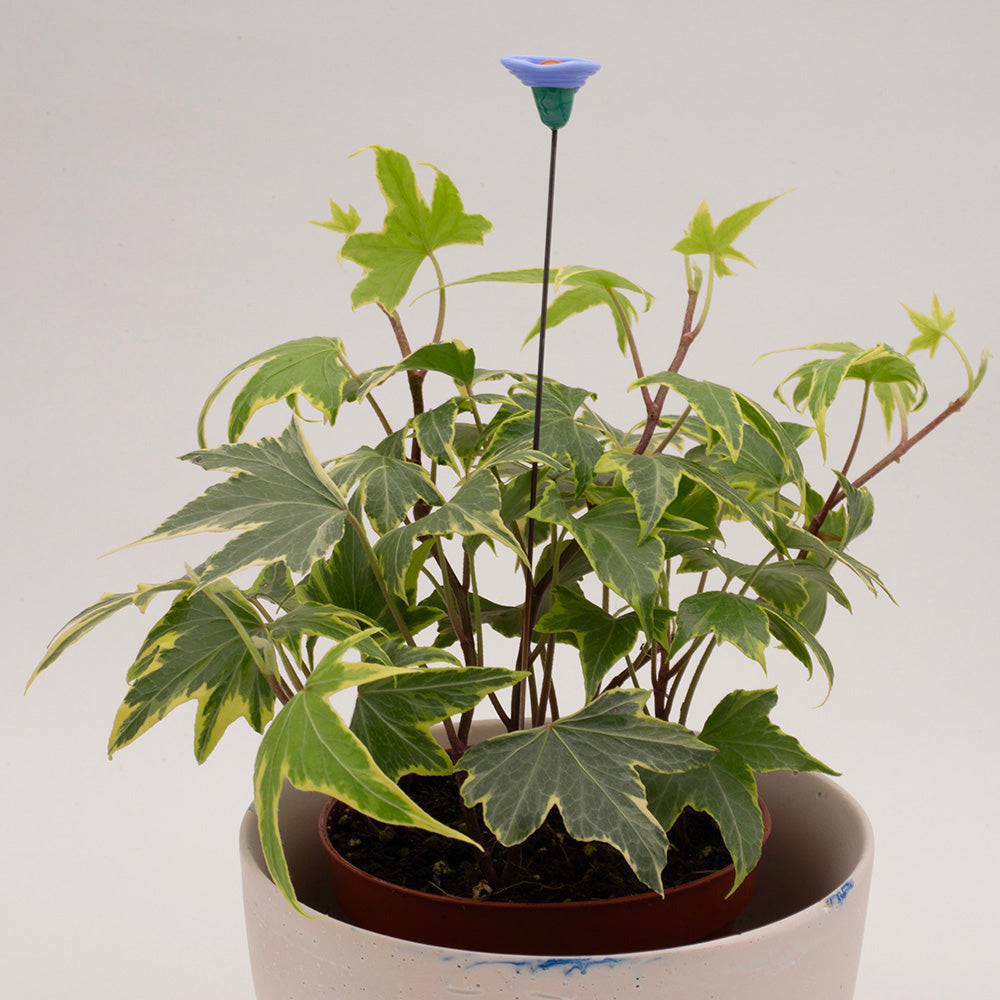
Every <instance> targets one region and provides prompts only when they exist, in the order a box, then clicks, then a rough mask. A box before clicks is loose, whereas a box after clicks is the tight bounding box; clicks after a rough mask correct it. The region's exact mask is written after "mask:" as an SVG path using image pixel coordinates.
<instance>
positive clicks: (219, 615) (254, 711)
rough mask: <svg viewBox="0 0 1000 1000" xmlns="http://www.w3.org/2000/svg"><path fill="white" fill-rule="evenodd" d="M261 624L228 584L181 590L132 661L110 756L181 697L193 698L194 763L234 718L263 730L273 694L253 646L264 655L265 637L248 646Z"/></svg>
mask: <svg viewBox="0 0 1000 1000" xmlns="http://www.w3.org/2000/svg"><path fill="white" fill-rule="evenodd" d="M260 625H261V621H260V616H259V614H258V613H257V611H256V610H255V609H254V608H253V606H252V605H251V604H250V603H249V602H248V601H247V600H246V599H245V598H244V597H243V595H242V594H241V593H240V592H239V591H238V590H236V588H235V587H233V586H232V585H230V584H221V585H219V584H217V585H214V586H212V587H210V588H208V590H207V592H206V591H205V590H202V591H199V592H197V593H193V594H190V593H189V594H181V595H180V596H179V597H178V598H177V599H176V600H175V601H174V603H173V604H172V605H171V607H170V610H169V611H167V613H166V614H165V615H164V616H163V618H161V619H160V621H159V622H157V623H156V625H154V626H153V628H152V630H151V631H150V633H149V635H148V636H146V639H145V641H144V642H143V644H142V648H141V649H140V650H139V653H138V655H137V657H136V660H135V663H133V664H132V666H131V667H130V668H129V672H128V679H129V690H128V693H127V694H126V695H125V699H124V701H123V702H122V704H121V707H120V708H119V709H118V714H117V715H116V716H115V721H114V726H113V727H112V731H111V739H110V741H109V744H108V755H109V756H110V755H112V754H114V753H115V752H116V751H117V750H120V749H121V748H122V747H124V746H127V745H128V744H129V743H131V742H132V741H133V740H134V739H136V738H137V737H139V736H141V735H142V734H143V733H144V732H146V730H147V729H149V728H150V727H151V726H152V725H154V724H155V723H157V722H159V721H160V719H162V718H163V717H164V716H165V715H166V714H167V713H168V712H170V711H172V710H173V709H174V708H176V707H177V706H178V705H181V704H183V703H184V702H186V701H196V702H197V703H198V712H197V715H196V716H195V723H194V755H195V759H196V760H197V761H198V762H199V763H202V762H203V761H204V760H205V759H206V758H207V757H208V755H209V754H210V753H211V752H212V750H213V749H215V745H216V744H217V743H218V742H219V740H220V738H221V737H222V734H223V733H224V732H225V730H226V729H227V728H228V727H229V726H230V725H231V724H232V723H233V722H235V721H236V720H237V719H239V718H245V719H246V720H247V722H249V723H250V725H251V727H252V728H253V729H254V730H256V731H257V732H258V733H260V732H263V730H264V726H265V725H266V724H267V723H268V721H270V718H271V715H272V712H273V706H274V695H273V694H272V692H271V689H270V687H269V686H268V683H267V679H266V678H265V677H264V675H263V674H262V673H261V671H260V669H259V668H258V665H257V662H256V658H255V655H254V652H256V653H257V656H258V657H262V656H264V655H265V652H264V650H265V649H266V648H267V647H268V645H269V644H268V643H267V641H266V640H265V639H263V638H260V639H259V641H258V644H257V645H256V647H255V650H251V648H250V647H249V646H248V645H247V642H248V640H249V641H250V642H251V643H253V641H254V635H255V633H257V631H258V630H259V629H260ZM272 655H273V654H272Z"/></svg>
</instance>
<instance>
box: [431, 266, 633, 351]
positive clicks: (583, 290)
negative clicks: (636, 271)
mask: <svg viewBox="0 0 1000 1000" xmlns="http://www.w3.org/2000/svg"><path fill="white" fill-rule="evenodd" d="M543 277H544V272H543V270H542V269H541V268H540V267H529V268H523V269H521V270H517V271H491V272H489V273H488V274H477V275H474V276H473V277H471V278H463V279H462V280H461V281H455V282H452V284H454V285H468V284H473V283H475V282H481V281H499V282H514V283H519V284H541V281H542V278H543ZM549 281H550V282H551V284H552V287H553V290H554V291H555V292H557V293H558V294H557V295H556V297H555V298H554V299H553V301H552V302H551V304H550V305H549V308H548V310H547V312H546V314H545V323H546V327H547V328H548V329H552V328H553V327H556V326H558V325H559V324H560V323H562V322H563V321H564V320H567V319H569V318H570V317H571V316H576V315H577V314H578V313H581V312H585V311H586V310H587V309H590V308H591V307H592V306H597V305H606V306H607V307H608V308H609V309H610V310H611V316H612V318H613V320H614V324H615V330H616V331H617V333H618V347H619V349H620V350H621V351H622V353H624V352H625V348H626V339H627V330H628V324H629V323H630V322H633V321H634V320H635V318H636V316H637V313H636V309H635V306H634V305H633V304H632V302H631V301H630V300H629V299H628V298H627V297H626V296H624V295H622V294H620V293H621V292H631V293H634V294H636V295H641V296H642V298H643V311H648V310H649V307H650V306H651V305H652V304H653V295H652V294H651V293H650V292H648V291H646V289H645V288H642V287H640V286H639V285H637V284H635V282H633V281H629V279H628V278H623V277H622V276H621V275H620V274H615V273H614V271H606V270H603V269H602V268H596V267H587V266H586V265H582V264H571V265H566V266H563V267H557V268H553V269H552V270H551V271H550V272H549ZM449 287H450V286H449ZM560 289H563V291H561V292H560ZM539 326H540V325H539V323H537V322H536V323H535V325H534V327H532V329H531V332H530V333H529V334H528V336H527V337H526V338H525V343H527V342H528V341H530V340H531V339H532V338H533V337H536V336H537V335H538V332H539Z"/></svg>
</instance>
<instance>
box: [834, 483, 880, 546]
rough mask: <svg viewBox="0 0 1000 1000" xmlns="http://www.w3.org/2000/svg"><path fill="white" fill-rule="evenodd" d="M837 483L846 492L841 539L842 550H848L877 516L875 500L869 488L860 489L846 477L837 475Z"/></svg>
mask: <svg viewBox="0 0 1000 1000" xmlns="http://www.w3.org/2000/svg"><path fill="white" fill-rule="evenodd" d="M836 476H837V482H839V483H840V488H841V489H842V490H843V491H844V497H845V499H846V503H845V504H844V507H843V511H844V520H845V524H844V533H843V535H842V536H841V538H840V548H842V549H846V548H847V546H848V545H850V543H851V542H852V541H854V539H855V538H857V537H858V535H860V534H862V533H863V532H865V531H867V530H868V529H869V528H870V527H871V524H872V518H873V517H874V516H875V500H874V499H873V498H872V495H871V493H870V492H869V490H868V487H867V486H862V487H861V488H860V489H858V488H857V487H856V486H854V485H853V484H852V483H851V482H850V480H849V479H847V477H846V476H844V475H842V474H841V473H839V472H838V473H836Z"/></svg>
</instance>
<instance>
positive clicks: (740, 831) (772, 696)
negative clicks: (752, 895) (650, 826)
mask: <svg viewBox="0 0 1000 1000" xmlns="http://www.w3.org/2000/svg"><path fill="white" fill-rule="evenodd" d="M777 700H778V696H777V694H776V693H775V692H774V690H773V689H771V690H765V691H733V692H732V693H731V694H728V695H726V696H725V697H724V698H723V699H722V701H720V702H719V704H718V705H717V706H716V707H715V708H714V709H713V710H712V713H711V715H710V716H709V717H708V719H707V720H706V722H705V726H704V728H703V729H702V731H701V733H699V736H698V738H699V739H700V740H701V741H702V742H704V743H708V744H709V745H710V746H714V747H716V748H717V749H718V750H719V753H718V754H716V756H715V757H713V758H712V760H711V761H710V762H709V763H708V764H707V765H705V766H704V767H700V768H697V769H695V770H691V771H686V772H684V773H683V774H671V775H663V774H644V775H643V776H642V779H643V783H644V784H645V786H646V797H647V801H648V803H649V808H650V811H651V812H652V813H653V815H654V816H656V818H657V820H659V822H660V824H661V825H662V826H663V827H664V829H668V830H669V829H670V827H671V826H673V824H674V823H675V822H676V820H677V817H678V816H680V814H681V812H682V811H683V810H684V809H685V807H690V808H692V809H697V810H699V811H701V812H706V813H708V814H709V815H710V816H711V817H712V818H713V819H714V820H715V821H716V822H717V823H718V824H719V829H720V831H721V833H722V839H723V840H724V841H725V844H726V848H727V849H728V850H729V853H730V854H731V855H732V858H733V863H734V867H735V869H736V878H735V880H734V882H733V890H735V889H736V887H737V886H738V885H739V884H740V882H742V881H743V879H744V878H746V876H747V875H748V874H749V873H750V872H751V871H752V870H753V869H754V867H755V866H756V864H757V862H758V861H759V860H760V851H761V840H762V838H763V834H764V824H763V820H762V817H761V813H760V806H759V804H758V802H757V782H756V780H755V778H754V771H779V770H792V771H822V772H823V773H824V774H836V773H837V772H836V771H833V770H831V769H830V768H829V767H827V766H826V764H824V763H823V762H822V761H819V760H817V759H816V758H815V757H813V756H812V755H811V754H809V753H807V752H806V751H805V750H804V749H803V748H802V746H801V744H800V743H799V742H798V740H796V739H795V738H794V737H792V736H789V735H787V734H786V733H783V732H782V731H781V730H780V729H779V728H778V727H777V726H776V725H774V723H773V722H771V720H770V718H769V717H768V716H769V714H770V712H771V709H772V708H774V706H775V704H776V703H777ZM731 891H732V890H731Z"/></svg>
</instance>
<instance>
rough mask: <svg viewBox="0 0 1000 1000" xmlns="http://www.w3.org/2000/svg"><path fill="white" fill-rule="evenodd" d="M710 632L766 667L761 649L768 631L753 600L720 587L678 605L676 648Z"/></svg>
mask: <svg viewBox="0 0 1000 1000" xmlns="http://www.w3.org/2000/svg"><path fill="white" fill-rule="evenodd" d="M709 634H712V635H714V636H715V639H716V641H717V642H719V643H722V642H729V643H732V645H734V646H735V647H736V648H737V649H738V650H739V651H740V652H741V653H743V654H745V655H746V656H749V657H750V659H751V660H756V661H757V662H758V663H759V664H760V665H761V666H762V667H766V665H767V664H766V660H765V657H764V649H765V648H766V646H767V644H768V642H770V640H771V633H770V631H769V630H768V627H767V615H766V614H765V613H764V609H763V608H762V607H761V605H760V604H758V603H757V602H756V601H753V600H751V599H750V598H749V597H741V596H740V595H739V594H729V593H726V592H725V591H721V590H713V591H706V592H705V593H701V594H692V595H691V596H690V597H685V598H684V600H683V601H681V602H680V604H678V605H677V636H676V638H675V640H674V643H675V645H676V647H677V648H680V647H681V646H683V645H684V644H685V643H686V642H689V641H690V640H691V639H696V638H698V637H699V636H702V635H709Z"/></svg>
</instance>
